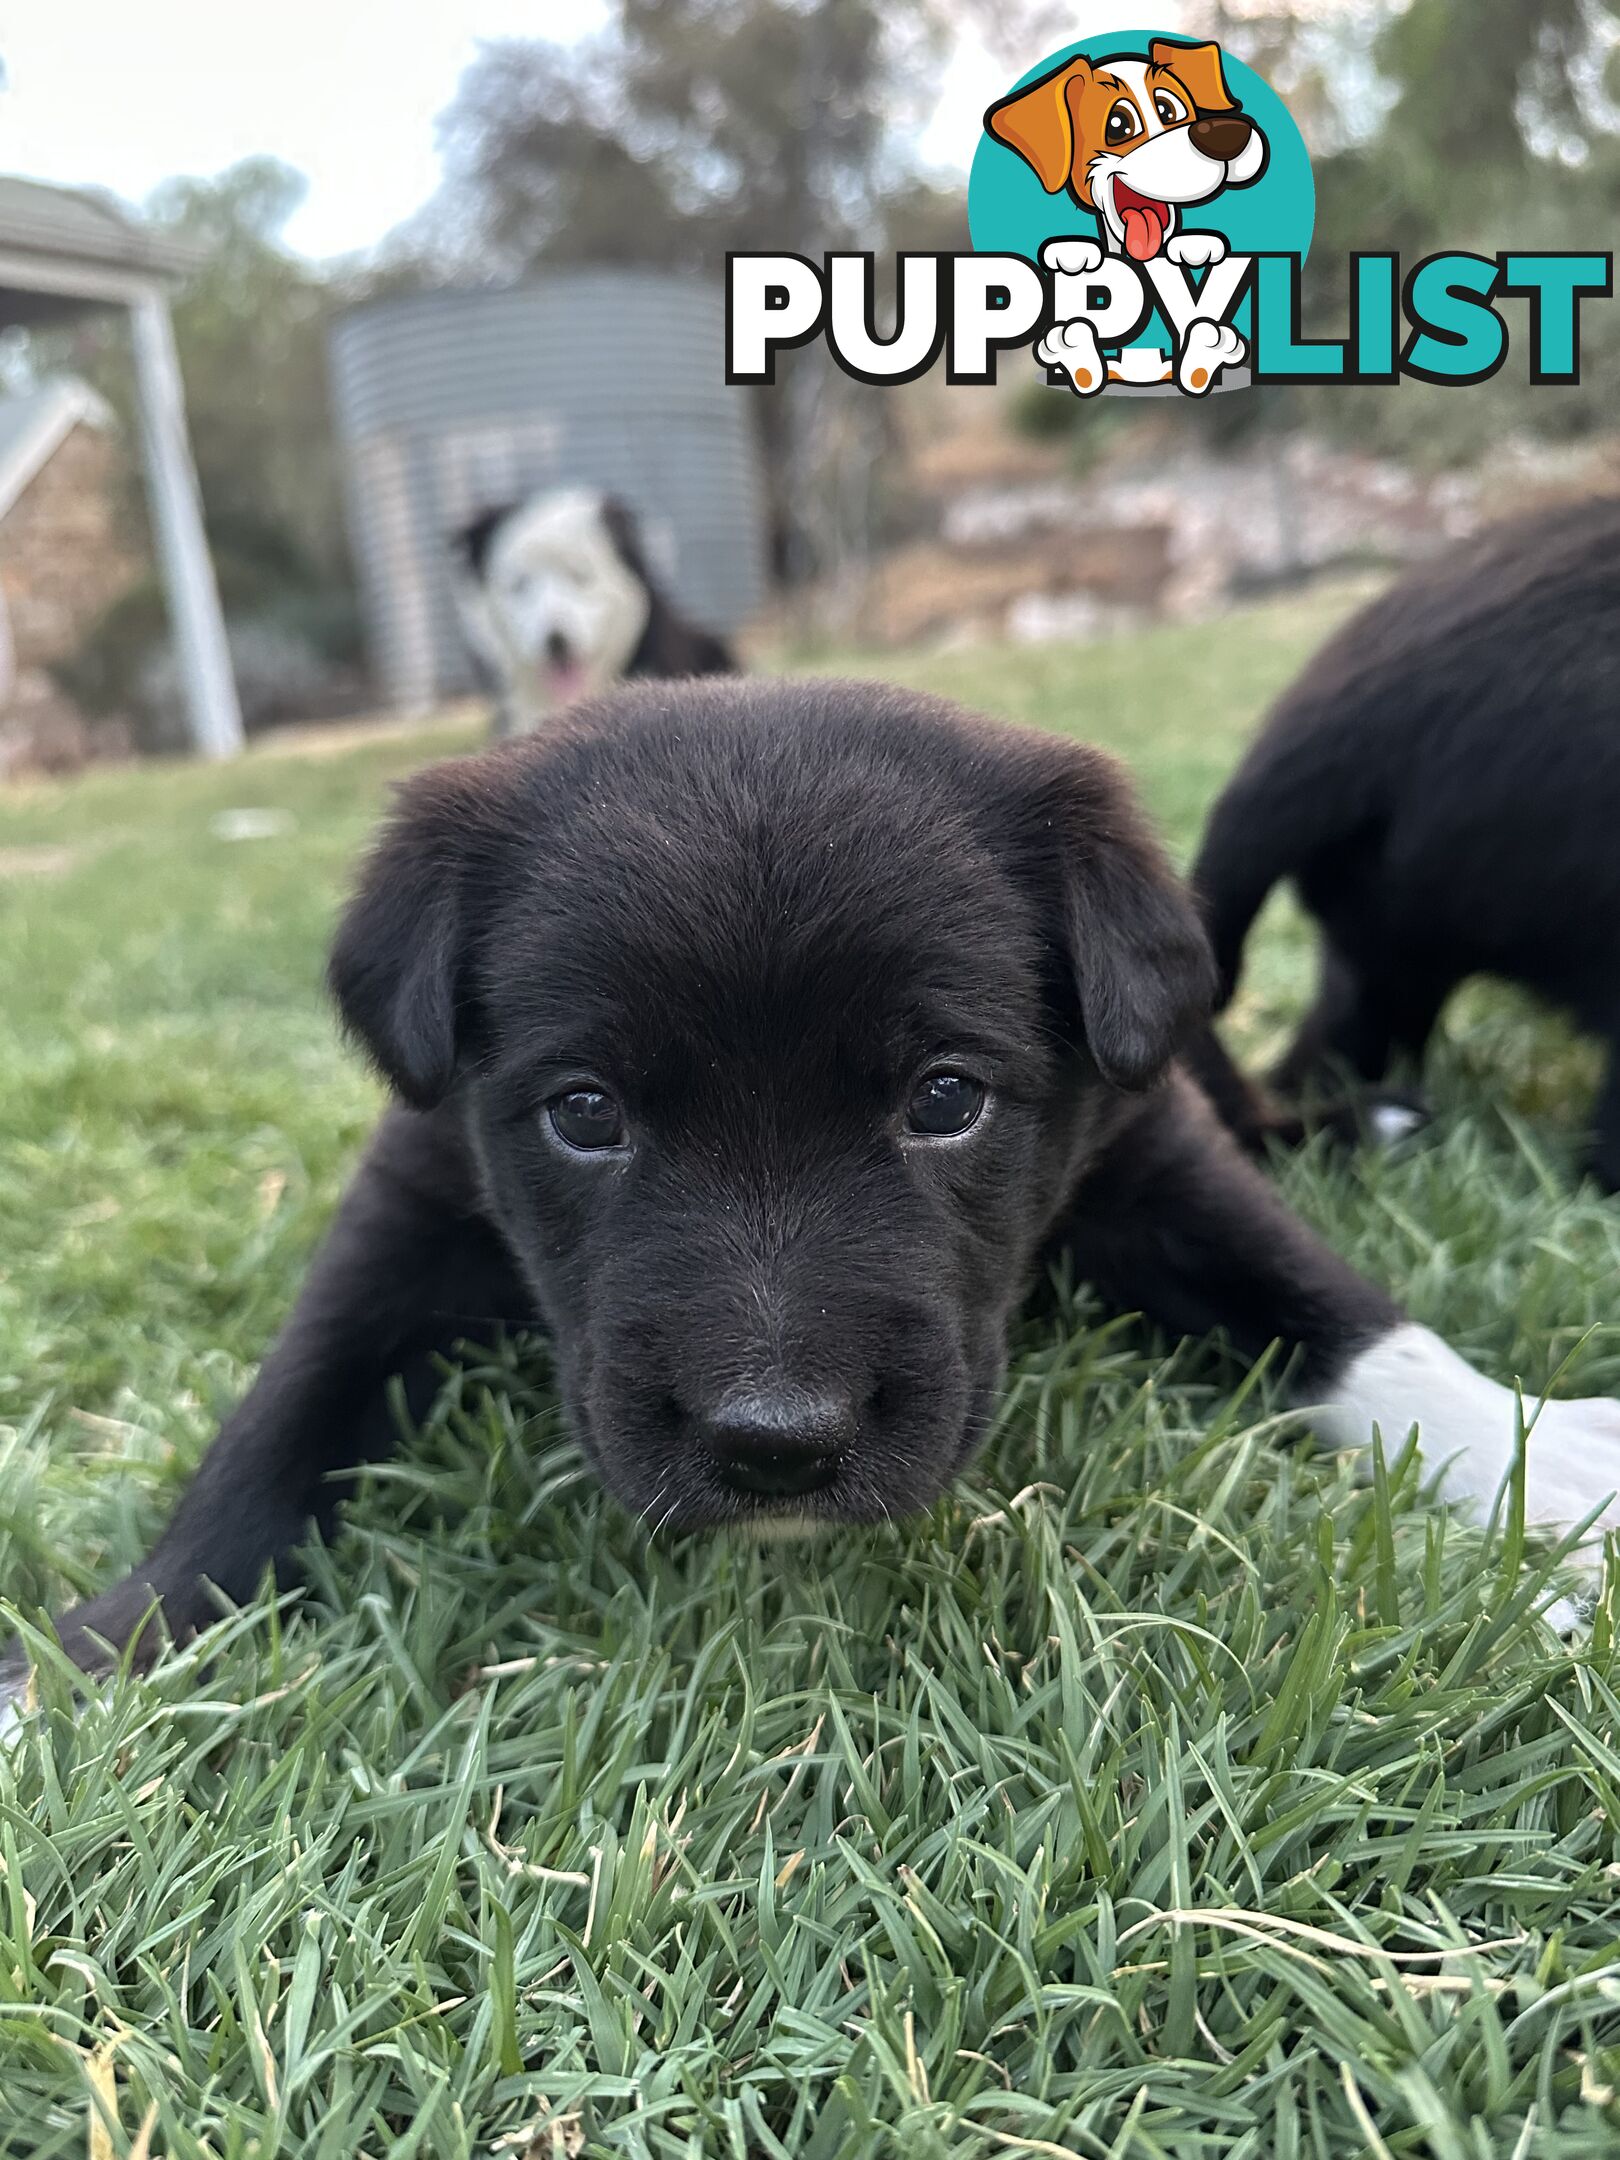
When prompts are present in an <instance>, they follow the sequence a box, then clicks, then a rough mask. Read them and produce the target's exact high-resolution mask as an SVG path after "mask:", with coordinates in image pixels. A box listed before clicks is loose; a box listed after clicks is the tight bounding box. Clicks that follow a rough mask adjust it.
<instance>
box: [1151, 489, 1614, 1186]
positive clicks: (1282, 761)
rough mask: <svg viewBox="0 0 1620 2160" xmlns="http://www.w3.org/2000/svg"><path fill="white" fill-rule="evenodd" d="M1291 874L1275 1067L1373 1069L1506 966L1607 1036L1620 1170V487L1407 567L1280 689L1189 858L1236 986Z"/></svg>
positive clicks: (1295, 1079)
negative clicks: (1293, 965)
mask: <svg viewBox="0 0 1620 2160" xmlns="http://www.w3.org/2000/svg"><path fill="white" fill-rule="evenodd" d="M1284 878H1292V879H1293V880H1294V882H1295V884H1296V886H1297V887H1298V890H1299V895H1300V898H1301V899H1302V901H1303V902H1304V904H1305V906H1306V907H1307V908H1308V909H1309V910H1310V912H1311V914H1312V915H1314V916H1315V918H1316V920H1317V922H1318V923H1319V924H1320V925H1321V932H1322V939H1321V985H1320V989H1319V992H1318V995H1317V1000H1316V1004H1315V1006H1314V1008H1313V1010H1312V1011H1311V1012H1310V1014H1309V1015H1308V1016H1307V1018H1306V1020H1305V1022H1304V1025H1303V1026H1302V1028H1301V1029H1300V1032H1299V1036H1298V1039H1297V1040H1296V1042H1295V1043H1294V1046H1293V1048H1292V1049H1291V1050H1290V1051H1289V1052H1288V1054H1287V1056H1286V1057H1285V1058H1284V1060H1283V1062H1282V1064H1281V1065H1280V1066H1279V1068H1278V1070H1277V1072H1276V1074H1275V1075H1274V1079H1275V1082H1276V1084H1277V1085H1278V1086H1279V1087H1281V1088H1282V1089H1283V1090H1284V1091H1285V1092H1289V1093H1292V1092H1295V1091H1297V1090H1298V1089H1299V1088H1301V1087H1302V1086H1304V1085H1305V1084H1306V1083H1308V1082H1309V1081H1311V1080H1312V1079H1314V1078H1316V1077H1317V1076H1318V1075H1319V1074H1321V1073H1322V1072H1323V1071H1324V1070H1325V1069H1327V1068H1331V1067H1332V1066H1333V1065H1334V1064H1340V1065H1344V1066H1348V1067H1349V1068H1350V1070H1351V1071H1352V1072H1354V1073H1356V1074H1358V1075H1359V1076H1360V1077H1361V1078H1362V1079H1364V1080H1368V1081H1377V1080H1380V1079H1382V1078H1383V1077H1384V1075H1385V1073H1386V1071H1387V1070H1388V1068H1389V1065H1390V1062H1391V1060H1392V1058H1394V1057H1395V1056H1396V1055H1398V1054H1404V1055H1406V1056H1408V1057H1410V1058H1416V1057H1418V1056H1419V1055H1420V1054H1421V1052H1422V1050H1423V1046H1424V1044H1425V1043H1426V1042H1427V1040H1428V1037H1429V1034H1430V1031H1431V1030H1432V1028H1433V1026H1434V1024H1435V1021H1436V1019H1437V1017H1438V1015H1439V1012H1440V1008H1441V1006H1442V1005H1443V1004H1444V1003H1445V1000H1446V999H1447V997H1449V995H1450V994H1451V992H1452V991H1453V990H1454V989H1455V988H1456V987H1457V985H1458V984H1459V983H1460V982H1461V981H1462V980H1463V978H1464V977H1465V976H1468V975H1475V974H1489V975H1500V976H1504V977H1506V978H1507V979H1508V980H1509V981H1512V982H1518V983H1523V984H1524V985H1526V986H1527V987H1528V988H1529V989H1532V990H1535V991H1539V992H1540V993H1541V994H1542V995H1543V996H1544V997H1547V998H1549V999H1551V1000H1552V1001H1553V1002H1554V1003H1556V1004H1558V1005H1561V1006H1563V1007H1564V1008H1565V1009H1566V1010H1567V1011H1569V1012H1570V1013H1572V1014H1573V1015H1574V1017H1575V1018H1576V1019H1577V1020H1578V1021H1579V1022H1580V1024H1581V1025H1582V1026H1583V1027H1585V1028H1588V1029H1590V1030H1591V1031H1592V1032H1593V1033H1594V1034H1598V1035H1601V1036H1602V1037H1603V1038H1604V1039H1605V1040H1606V1041H1607V1042H1608V1043H1609V1045H1610V1062H1609V1070H1608V1077H1607V1079H1606V1080H1605V1083H1604V1087H1603V1093H1602V1097H1601V1100H1600V1101H1599V1104H1598V1110H1597V1119H1596V1124H1597V1139H1596V1150H1595V1156H1594V1166H1595V1168H1596V1170H1597V1172H1598V1175H1599V1176H1600V1177H1601V1178H1602V1179H1603V1180H1604V1182H1605V1183H1606V1184H1608V1185H1609V1186H1610V1187H1620V501H1613V500H1605V501H1598V502H1589V503H1584V504H1582V505H1580V506H1579V507H1577V508H1571V509H1562V510H1558V511H1554V512H1552V513H1550V514H1547V515H1545V516H1542V517H1539V518H1535V519H1527V520H1524V521H1521V522H1518V523H1513V524H1508V525H1503V526H1500V527H1498V528H1497V529H1495V530H1493V531H1491V532H1488V533H1486V534H1485V535H1484V536H1483V537H1482V538H1481V539H1479V540H1477V541H1475V542H1473V543H1472V544H1470V545H1468V546H1466V547H1462V548H1458V549H1456V550H1455V551H1453V552H1452V553H1451V554H1448V555H1447V556H1446V557H1445V558H1444V559H1443V560H1441V561H1439V562H1437V563H1435V564H1433V565H1432V566H1431V567H1429V568H1427V569H1425V570H1422V571H1418V572H1413V573H1411V574H1409V575H1408V576H1406V577H1405V578H1403V579H1402V580H1401V581H1400V582H1399V583H1398V584H1397V585H1396V586H1395V587H1394V589H1393V590H1392V591H1391V592H1389V593H1386V594H1384V595H1383V596H1382V597H1381V598H1380V599H1378V600H1375V601H1374V602H1373V603H1372V605H1371V606H1370V607H1367V608H1365V609H1363V610H1362V612H1361V613H1360V614H1358V615H1356V616H1355V617H1354V618H1353V619H1352V620H1351V621H1350V622H1348V623H1347V624H1346V625H1345V627H1344V628H1343V629H1342V630H1341V631H1340V632H1339V633H1338V635H1337V636H1336V637H1335V638H1333V639H1332V640H1331V641H1330V642H1329V644H1328V645H1327V646H1325V647H1324V649H1323V650H1322V652H1321V653H1320V654H1318V656H1317V658H1316V659H1315V660H1314V661H1312V663H1311V665H1310V666H1309V667H1308V668H1307V669H1306V671H1305V673H1304V674H1303V675H1302V676H1301V678H1300V680H1299V681H1298V682H1297V683H1296V684H1295V685H1294V687H1293V688H1292V689H1291V690H1290V691H1289V692H1288V693H1287V694H1286V695H1285V696H1284V698H1283V699H1282V701H1281V702H1280V704H1279V705H1278V706H1277V709H1276V711H1275V712H1274V713H1273V714H1272V716H1271V718H1270V720H1269V721H1268V722H1267V724H1266V726H1265V728H1264V729H1263V731H1262V732H1261V734H1260V736H1259V739H1258V740H1257V741H1256V742H1255V744H1254V745H1253V747H1252V748H1251V749H1250V751H1249V753H1248V756H1247V757H1246V758H1245V759H1244V761H1243V763H1242V765H1241V766H1240V767H1239V768H1238V771H1237V774H1236V776H1235V777H1234V779H1233V780H1232V782H1231V784H1230V785H1229V786H1228V787H1227V789H1226V791H1225V793H1224V794H1223V795H1222V796H1221V799H1220V801H1219V802H1218V803H1217V804H1216V806H1215V809H1214V812H1213V814H1212V815H1211V818H1210V822H1209V830H1208V833H1207V835H1206V837H1205V840H1204V845H1203V849H1202V852H1201V853H1200V855H1199V859H1198V866H1197V868H1196V870H1195V871H1194V873H1193V883H1194V886H1195V887H1196V889H1197V891H1198V892H1199V894H1200V895H1201V896H1202V898H1203V901H1204V904H1205V908H1206V911H1207V920H1208V922H1209V926H1210V932H1211V936H1212V939H1213V942H1214V947H1215V956H1216V960H1217V962H1218V964H1219V967H1220V976H1221V993H1222V1002H1223V1003H1224V1002H1225V1000H1226V999H1227V998H1228V997H1230V995H1231V993H1232V990H1233V988H1234V987H1235V985H1236V982H1237V978H1238V972H1239V969H1240V968H1241V966H1242V960H1243V945H1244V940H1245V938H1246V936H1247V934H1248V930H1249V926H1250V924H1251V923H1252V922H1253V920H1254V917H1255V915H1256V913H1257V912H1258V910H1259V908H1260V905H1261V903H1262V902H1263V901H1264V899H1265V898H1266V895H1267V894H1268V893H1269V892H1270V891H1271V889H1272V887H1273V886H1274V885H1276V884H1277V883H1278V882H1279V881H1281V880H1282V879H1284ZM1211 1057H1212V1059H1213V1066H1212V1071H1213V1072H1214V1073H1215V1074H1216V1075H1217V1076H1218V1071H1219V1057H1218V1053H1216V1052H1213V1051H1212V1053H1211ZM1216 1091H1217V1093H1218V1094H1220V1095H1221V1096H1222V1097H1223V1098H1224V1097H1225V1096H1226V1093H1227V1091H1226V1088H1225V1087H1223V1086H1219V1085H1217V1088H1216ZM1230 1099H1231V1101H1232V1103H1233V1106H1234V1112H1235V1114H1234V1115H1233V1117H1232V1122H1233V1123H1234V1125H1236V1126H1239V1127H1241V1126H1242V1124H1243V1123H1244V1121H1245V1120H1246V1118H1247V1117H1248V1116H1249V1115H1250V1113H1251V1111H1252V1103H1251V1102H1250V1101H1248V1100H1246V1099H1245V1097H1244V1095H1243V1093H1242V1091H1241V1090H1240V1089H1234V1090H1233V1091H1232V1094H1231V1098H1230Z"/></svg>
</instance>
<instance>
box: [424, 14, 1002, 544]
mask: <svg viewBox="0 0 1620 2160" xmlns="http://www.w3.org/2000/svg"><path fill="white" fill-rule="evenodd" d="M949 21H950V16H949V14H948V11H947V9H946V8H945V6H944V5H942V4H941V5H929V6H924V7H920V8H912V9H895V8H893V7H889V6H885V5H883V4H882V0H620V4H619V8H618V12H617V16H616V19H615V21H614V22H613V24H612V25H611V27H610V28H609V29H608V30H607V31H606V32H604V33H603V34H602V35H601V36H599V37H597V38H595V39H593V40H589V41H586V42H585V43H583V44H581V45H579V46H573V47H568V48H562V47H559V46H555V45H544V44H533V43H528V42H524V41H507V42H504V43H500V44H496V45H491V46H489V47H487V48H486V49H485V50H484V52H483V53H482V54H481V56H480V58H479V59H478V60H477V61H476V62H475V63H474V65H473V66H472V67H471V68H470V69H469V70H468V72H467V74H466V75H465V77H464V78H463V80H462V83H461V85H460V87H459V89H458V91H457V94H456V98H455V101H454V103H453V104H452V106H451V107H450V109H449V111H448V112H447V114H446V115H445V116H444V119H443V121H442V123H441V139H442V142H443V146H444V153H445V163H446V169H447V173H448V179H447V184H446V190H445V201H444V202H443V203H441V204H440V205H439V206H438V210H437V213H436V224H437V226H438V229H439V230H440V231H441V232H442V231H445V230H450V231H460V232H461V233H462V234H463V235H464V237H465V240H466V243H467V245H468V248H469V253H470V257H471V261H472V264H473V266H474V267H475V268H476V269H477V270H478V271H479V272H480V273H481V274H484V275H489V276H514V275H526V274H528V273H530V272H532V271H534V270H536V269H538V268H540V267H541V266H542V265H550V264H567V263H582V262H591V263H600V262H610V263H621V264H631V265H634V264H645V265H649V266H654V267H658V268H664V269H667V268H669V267H671V266H674V267H681V268H687V269H691V270H694V271H700V272H705V273H708V274H710V275H712V276H718V275H719V274H720V273H721V272H722V270H723V266H724V261H725V257H726V255H727V253H728V252H729V251H731V250H733V249H740V248H790V249H794V250H796V251H798V252H800V253H804V254H809V255H816V256H818V255H819V254H820V253H821V252H822V250H824V249H827V248H850V247H860V248H872V249H876V250H886V249H887V248H890V247H893V246H895V245H905V244H920V245H945V244H950V240H957V241H960V240H961V239H965V218H964V216H963V211H962V206H961V203H960V200H959V198H954V197H952V198H949V200H948V202H947V201H945V200H942V196H941V192H940V191H939V190H937V189H930V188H928V187H927V186H926V185H924V184H921V182H920V179H919V175H918V174H917V172H916V170H915V160H914V158H913V157H912V156H911V155H910V154H909V151H908V147H907V145H908V137H914V134H915V130H916V127H917V125H919V124H920V121H921V119H922V117H923V114H924V112H925V111H926V106H927V99H928V94H929V89H930V86H931V84H932V83H933V81H934V80H935V79H936V77H935V67H936V63H937V61H938V59H939V58H940V56H941V54H942V52H943V49H944V40H945V35H946V32H947V29H948V26H949ZM953 228H954V229H953ZM947 231H948V232H949V239H946V238H942V237H941V235H942V233H944V232H947ZM914 235H915V236H917V237H915V238H913V236H914ZM755 403H756V411H757V414H758V420H759V427H760V433H761V437H762V442H763V449H764V457H763V460H762V463H763V467H764V472H765V476H766V486H767V490H768V495H769V499H770V509H771V524H772V534H773V544H772V552H773V558H774V564H775V567H776V569H777V570H778V572H779V573H784V574H786V575H788V576H789V577H793V576H797V575H800V574H803V573H804V572H806V571H808V570H809V569H811V568H813V567H816V566H817V564H818V563H823V564H824V563H825V561H826V559H827V558H828V556H829V555H830V554H832V553H833V552H834V550H835V548H836V547H837V546H839V545H841V544H842V543H841V542H840V541H835V540H834V538H833V537H832V536H833V535H835V534H842V533H845V532H847V529H848V526H849V524H850V520H851V515H852V513H851V508H850V505H851V502H852V501H854V500H856V499H858V501H859V503H860V504H861V505H862V506H863V507H862V508H861V509H860V510H859V512H858V513H856V515H857V522H864V521H866V520H867V519H868V517H869V515H870V514H872V513H871V512H870V511H869V509H868V508H867V507H864V506H869V505H872V504H873V502H874V497H873V491H872V488H871V473H872V469H873V465H874V462H876V461H880V460H881V456H882V452H883V450H884V448H885V445H886V442H887V440H888V437H889V433H890V429H891V427H892V418H891V415H890V411H889V408H888V407H887V406H886V405H885V403H884V402H883V399H882V396H881V393H873V392H871V391H869V390H864V389H863V388H862V386H860V385H858V384H855V383H852V382H850V381H848V380H847V379H846V378H845V377H843V376H842V375H839V374H838V373H837V371H836V370H835V369H834V368H833V367H832V365H831V363H830V362H829V361H828V359H827V357H826V355H825V354H824V353H821V352H818V351H815V350H808V349H807V350H806V351H804V352H802V353H798V354H795V355H794V356H793V360H792V364H791V365H790V366H787V367H784V369H783V381H782V384H781V386H780V387H779V388H778V389H776V390H773V391H765V392H761V393H759V394H758V396H757V397H756V401H755Z"/></svg>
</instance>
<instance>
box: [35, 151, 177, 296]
mask: <svg viewBox="0 0 1620 2160" xmlns="http://www.w3.org/2000/svg"><path fill="white" fill-rule="evenodd" d="M0 248H21V249H26V250H27V251H28V252H29V253H30V254H44V255H56V256H61V257H65V258H66V259H67V260H68V261H70V262H78V263H85V264H91V265H95V266H98V267H100V268H102V269H107V270H145V271H148V272H155V273H156V274H157V275H158V276H159V277H181V276H184V274H185V273H186V271H188V270H191V269H194V268H195V267H196V263H197V251H196V250H195V249H194V248H193V247H192V246H191V245H190V244H189V243H187V242H183V241H179V240H173V239H170V238H169V237H167V236H166V235H159V234H156V233H151V232H148V231H146V230H145V228H144V227H142V226H140V225H137V224H136V223H135V221H134V219H133V218H129V217H126V216H125V215H124V213H123V212H122V211H121V210H119V209H118V208H116V206H115V205H114V204H112V203H110V202H107V201H105V200H103V199H102V198H100V197H98V196H95V195H86V194H82V193H81V192H80V191H79V190H78V189H76V188H59V187H46V186H45V185H44V183H43V182H42V181H39V180H18V179H15V178H13V177H12V176H11V175H9V174H0Z"/></svg>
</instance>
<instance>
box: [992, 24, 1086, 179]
mask: <svg viewBox="0 0 1620 2160" xmlns="http://www.w3.org/2000/svg"><path fill="white" fill-rule="evenodd" d="M1090 80H1091V62H1090V61H1089V60H1086V59H1083V58H1082V59H1079V60H1070V61H1066V62H1065V64H1064V65H1063V66H1062V67H1060V68H1054V69H1053V71H1052V73H1051V74H1050V75H1043V76H1042V77H1041V79H1040V81H1039V82H1033V83H1030V84H1029V86H1028V87H1027V88H1026V89H1023V90H1015V91H1014V92H1013V94H1012V96H1011V97H1004V98H1003V99H1002V100H1001V102H1000V103H999V104H997V105H992V106H991V108H990V110H989V111H988V112H987V113H986V114H985V116H984V125H985V131H986V133H987V134H990V135H993V136H994V137H995V139H996V141H997V142H999V143H1005V144H1006V145H1007V148H1008V149H1009V150H1016V151H1017V153H1018V155H1019V156H1020V157H1021V158H1022V159H1023V161H1024V163H1025V164H1026V165H1028V166H1030V167H1031V168H1032V170H1033V171H1034V173H1035V176H1036V178H1037V179H1038V180H1039V181H1040V183H1041V186H1042V187H1043V188H1045V190H1046V192H1047V194H1048V195H1056V194H1058V193H1059V192H1060V191H1061V190H1062V189H1063V188H1066V187H1067V186H1068V184H1069V179H1070V175H1071V174H1072V173H1073V171H1074V116H1073V114H1072V112H1071V111H1070V108H1069V87H1070V85H1071V83H1072V84H1074V85H1076V86H1077V87H1083V86H1084V85H1085V84H1086V83H1088V82H1090Z"/></svg>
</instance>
